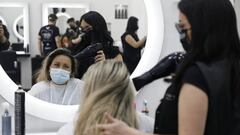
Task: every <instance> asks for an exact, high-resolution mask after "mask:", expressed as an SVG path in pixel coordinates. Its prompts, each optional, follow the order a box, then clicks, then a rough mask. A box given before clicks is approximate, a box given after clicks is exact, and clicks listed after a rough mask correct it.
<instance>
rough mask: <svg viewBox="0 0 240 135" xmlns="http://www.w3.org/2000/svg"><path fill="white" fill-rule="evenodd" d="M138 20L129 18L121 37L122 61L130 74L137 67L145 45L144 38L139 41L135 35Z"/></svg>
mask: <svg viewBox="0 0 240 135" xmlns="http://www.w3.org/2000/svg"><path fill="white" fill-rule="evenodd" d="M137 30H138V19H137V18H136V17H133V16H131V17H130V18H129V19H128V22H127V28H126V31H125V33H124V34H123V35H122V36H121V40H122V45H123V59H124V62H125V63H126V65H127V68H128V70H129V72H130V73H132V72H133V71H134V69H135V68H136V67H137V64H138V62H139V61H140V59H141V49H142V48H143V46H144V45H145V42H146V37H144V38H143V39H141V40H139V38H138V35H137Z"/></svg>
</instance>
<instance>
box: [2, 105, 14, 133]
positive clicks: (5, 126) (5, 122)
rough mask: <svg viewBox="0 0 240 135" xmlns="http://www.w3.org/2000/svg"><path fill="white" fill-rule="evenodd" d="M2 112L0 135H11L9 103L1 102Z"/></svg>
mask: <svg viewBox="0 0 240 135" xmlns="http://www.w3.org/2000/svg"><path fill="white" fill-rule="evenodd" d="M2 108H3V110H4V113H3V115H2V135H11V134H12V133H11V131H12V128H11V119H12V118H11V115H10V113H9V103H7V102H4V103H2Z"/></svg>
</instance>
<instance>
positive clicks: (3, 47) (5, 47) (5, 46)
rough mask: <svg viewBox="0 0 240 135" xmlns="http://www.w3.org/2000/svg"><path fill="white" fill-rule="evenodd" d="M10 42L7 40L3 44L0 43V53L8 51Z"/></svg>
mask: <svg viewBox="0 0 240 135" xmlns="http://www.w3.org/2000/svg"><path fill="white" fill-rule="evenodd" d="M9 46H10V42H9V41H8V40H7V41H6V42H5V43H0V51H4V50H8V48H9Z"/></svg>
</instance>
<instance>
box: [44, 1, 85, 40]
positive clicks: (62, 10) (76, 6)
mask: <svg viewBox="0 0 240 135" xmlns="http://www.w3.org/2000/svg"><path fill="white" fill-rule="evenodd" d="M89 9H90V6H89V4H88V3H45V4H43V8H42V10H43V11H42V12H43V16H42V20H43V26H44V25H47V24H48V20H47V18H48V15H49V14H56V15H57V17H58V20H57V23H56V26H57V27H58V28H59V32H60V34H61V35H63V34H64V33H65V31H66V29H67V28H68V24H67V20H68V19H69V18H71V17H73V18H75V20H79V19H80V17H81V16H82V15H83V14H84V13H86V12H88V11H89Z"/></svg>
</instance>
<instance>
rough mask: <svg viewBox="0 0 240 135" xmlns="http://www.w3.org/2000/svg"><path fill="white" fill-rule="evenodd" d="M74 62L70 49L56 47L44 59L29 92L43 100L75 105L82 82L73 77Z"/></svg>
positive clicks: (79, 94)
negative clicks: (35, 81)
mask: <svg viewBox="0 0 240 135" xmlns="http://www.w3.org/2000/svg"><path fill="white" fill-rule="evenodd" d="M75 68H76V63H75V60H74V58H73V57H72V55H71V53H70V51H68V50H67V49H62V48H59V49H56V50H54V51H53V52H51V53H50V54H49V55H48V56H47V57H46V58H45V60H44V62H43V66H42V68H41V69H40V71H39V73H38V77H37V82H38V83H36V84H35V85H34V86H32V88H31V90H30V91H29V92H28V93H29V94H31V95H33V96H35V97H37V98H39V99H42V100H44V101H47V102H50V103H55V104H62V105H76V104H79V102H80V96H81V92H82V87H83V82H82V81H81V80H79V79H77V78H74V74H75Z"/></svg>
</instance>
